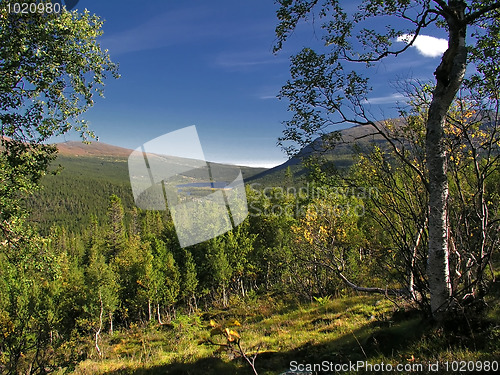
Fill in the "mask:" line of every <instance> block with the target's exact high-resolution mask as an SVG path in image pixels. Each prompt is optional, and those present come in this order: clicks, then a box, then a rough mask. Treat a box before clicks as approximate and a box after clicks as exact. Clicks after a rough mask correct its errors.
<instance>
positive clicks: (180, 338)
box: [75, 296, 500, 375]
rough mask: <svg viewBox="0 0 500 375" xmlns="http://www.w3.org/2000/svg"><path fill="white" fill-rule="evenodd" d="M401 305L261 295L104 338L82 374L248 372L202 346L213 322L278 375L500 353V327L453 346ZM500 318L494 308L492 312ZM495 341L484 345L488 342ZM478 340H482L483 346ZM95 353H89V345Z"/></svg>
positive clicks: (261, 367) (262, 369) (377, 299)
mask: <svg viewBox="0 0 500 375" xmlns="http://www.w3.org/2000/svg"><path fill="white" fill-rule="evenodd" d="M395 309H396V307H395V305H394V304H393V303H392V302H390V301H388V300H386V299H384V298H383V297H381V296H354V297H346V298H341V299H332V300H329V301H327V302H326V303H324V302H322V303H318V302H312V303H303V304H295V305H293V306H292V307H287V306H285V305H283V303H278V302H274V301H273V300H272V299H271V298H269V297H267V298H262V299H260V300H257V301H252V302H248V303H245V301H243V300H233V305H232V306H231V307H230V308H229V309H221V310H216V309H214V310H212V311H209V312H207V313H204V314H201V315H195V316H191V317H188V316H186V315H181V314H178V316H177V319H176V320H174V321H173V322H172V324H169V325H165V326H162V327H159V326H157V325H154V324H151V325H150V326H149V327H134V328H133V329H131V330H129V331H121V332H115V334H114V335H113V336H106V337H105V338H104V340H103V341H104V342H103V345H102V349H103V351H104V358H103V359H98V358H96V356H95V353H93V354H92V355H91V357H92V358H90V359H87V360H86V361H84V362H81V363H80V364H79V365H78V367H77V369H76V371H75V373H76V374H128V373H131V374H132V373H133V374H163V373H176V374H177V373H178V374H183V373H186V374H188V373H189V374H203V373H205V374H211V373H216V374H218V375H223V374H239V373H241V374H246V373H248V368H246V366H247V365H246V364H245V363H244V362H243V361H241V359H238V358H234V356H231V355H228V353H226V352H224V351H219V350H218V347H216V346H213V345H206V344H203V343H202V342H203V341H204V340H205V339H206V338H208V337H209V331H210V330H209V327H208V326H209V324H208V321H209V320H210V319H214V320H216V321H218V322H224V321H231V320H234V319H237V320H238V321H239V322H241V327H238V332H239V334H240V335H241V337H242V339H241V344H242V347H243V348H244V350H245V351H246V353H247V354H249V355H253V354H255V353H258V355H257V359H256V367H257V369H258V371H259V374H260V375H264V374H269V375H270V374H279V373H281V372H284V371H286V370H287V369H288V364H289V363H290V361H291V360H298V361H299V362H301V363H317V362H321V361H323V360H328V361H332V362H336V363H343V362H346V361H349V360H351V361H358V360H359V361H368V362H371V363H380V362H382V361H383V362H385V363H392V364H394V365H396V364H398V363H420V362H426V363H428V362H430V361H452V360H484V359H487V358H491V357H492V356H495V355H497V356H499V355H500V348H499V343H500V330H498V329H497V330H494V329H493V330H491V332H489V333H488V334H487V335H488V337H487V338H486V337H482V336H481V337H479V336H480V335H485V333H478V337H477V338H476V339H477V340H479V341H478V342H479V343H480V344H479V346H480V347H478V348H474V347H473V346H472V347H471V345H469V346H466V345H465V343H469V344H470V342H475V341H474V339H473V340H472V341H471V340H470V338H469V339H467V340H465V339H464V341H463V342H464V344H463V345H461V344H459V345H455V344H454V341H453V339H450V337H448V336H447V335H446V334H445V333H443V332H442V330H438V329H434V328H432V325H430V324H429V323H428V322H426V321H425V320H424V319H422V318H421V317H420V316H418V315H415V314H413V315H411V314H410V315H408V316H405V318H401V319H398V321H394V320H396V319H393V317H394V316H395V315H393V312H394V310H395ZM491 314H493V315H494V316H498V312H497V311H496V310H494V309H492V310H491V312H490V315H491ZM486 339H487V340H489V342H488V343H487V345H485V340H486ZM477 340H476V341H477ZM90 350H91V348H90Z"/></svg>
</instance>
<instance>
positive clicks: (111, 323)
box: [109, 312, 113, 335]
mask: <svg viewBox="0 0 500 375" xmlns="http://www.w3.org/2000/svg"><path fill="white" fill-rule="evenodd" d="M109 334H110V335H112V334H113V313H112V312H110V313H109Z"/></svg>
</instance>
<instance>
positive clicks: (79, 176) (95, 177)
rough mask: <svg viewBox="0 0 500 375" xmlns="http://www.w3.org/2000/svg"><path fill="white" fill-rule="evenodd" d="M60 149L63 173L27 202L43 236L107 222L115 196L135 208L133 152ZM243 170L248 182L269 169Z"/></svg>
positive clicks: (73, 145)
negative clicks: (57, 228) (130, 168)
mask: <svg viewBox="0 0 500 375" xmlns="http://www.w3.org/2000/svg"><path fill="white" fill-rule="evenodd" d="M57 146H58V149H59V156H58V158H57V159H56V160H55V161H54V162H53V163H52V166H51V170H52V171H55V170H57V169H59V173H57V174H56V175H53V174H49V175H47V176H45V177H44V178H43V179H42V181H41V183H42V186H43V188H42V190H41V191H39V192H37V193H36V194H35V195H34V196H33V197H31V198H30V199H28V200H27V206H28V209H29V210H30V211H31V213H32V214H31V215H30V220H31V222H32V223H34V224H35V226H37V227H38V229H39V230H40V231H41V232H42V233H43V234H46V233H47V232H48V231H49V229H50V227H51V226H52V225H54V224H55V225H61V226H64V227H66V228H68V229H70V230H74V231H79V230H81V229H82V228H85V227H86V226H87V225H88V224H89V223H90V216H91V214H92V215H96V216H97V218H98V220H99V221H104V220H105V219H106V212H107V207H108V204H109V197H110V196H111V195H112V194H116V195H117V196H119V197H120V198H121V199H122V202H123V205H124V208H125V210H131V209H132V208H133V207H135V203H134V198H133V195H132V189H131V186H130V179H129V171H128V163H127V162H128V156H129V155H130V153H131V152H132V150H128V149H125V148H121V147H116V146H112V145H107V144H104V143H99V142H93V143H92V144H89V145H87V144H83V143H80V142H65V143H61V144H58V145H57ZM209 165H212V166H213V165H216V166H217V170H218V171H219V172H220V175H222V176H224V175H225V174H229V173H230V171H234V166H227V165H223V164H215V163H209ZM58 166H60V168H58ZM240 169H241V171H242V174H243V178H244V179H247V178H249V177H251V176H253V175H255V174H258V173H261V172H263V171H264V170H265V169H264V168H250V167H240ZM226 170H227V173H226V172H225V171H226Z"/></svg>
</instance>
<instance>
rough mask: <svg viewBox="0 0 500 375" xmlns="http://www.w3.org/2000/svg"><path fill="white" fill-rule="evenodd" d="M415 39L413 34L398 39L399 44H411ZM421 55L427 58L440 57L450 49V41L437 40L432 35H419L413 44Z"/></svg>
mask: <svg viewBox="0 0 500 375" xmlns="http://www.w3.org/2000/svg"><path fill="white" fill-rule="evenodd" d="M412 38H413V35H411V34H404V35H401V36H400V37H398V39H397V41H398V42H405V43H409V42H410V40H411V39H412ZM413 46H414V47H416V48H417V50H418V52H420V54H422V55H424V56H426V57H440V56H442V55H443V53H444V51H446V50H447V49H448V41H447V40H446V39H442V38H435V37H433V36H430V35H419V36H417V39H416V40H415V42H414V43H413Z"/></svg>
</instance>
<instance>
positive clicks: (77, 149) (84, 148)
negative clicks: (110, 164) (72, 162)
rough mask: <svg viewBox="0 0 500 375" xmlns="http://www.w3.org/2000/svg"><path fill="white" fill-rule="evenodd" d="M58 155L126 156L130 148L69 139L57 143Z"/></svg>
mask: <svg viewBox="0 0 500 375" xmlns="http://www.w3.org/2000/svg"><path fill="white" fill-rule="evenodd" d="M57 149H58V151H59V155H62V156H69V157H71V156H97V157H102V156H115V157H124V158H127V157H128V156H129V155H130V153H131V152H132V150H129V149H127V148H122V147H118V146H112V145H108V144H106V143H101V142H92V143H90V144H85V143H83V142H77V141H69V142H62V143H57Z"/></svg>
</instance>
